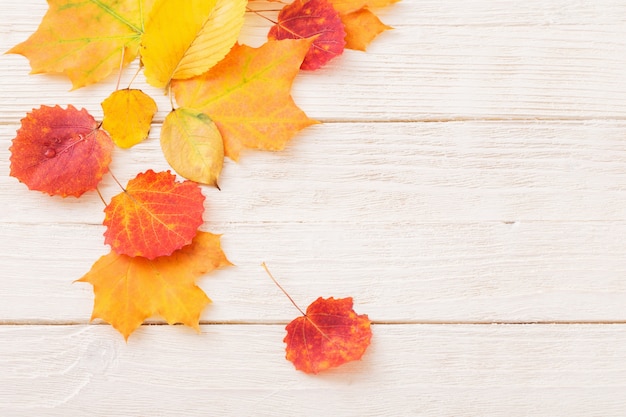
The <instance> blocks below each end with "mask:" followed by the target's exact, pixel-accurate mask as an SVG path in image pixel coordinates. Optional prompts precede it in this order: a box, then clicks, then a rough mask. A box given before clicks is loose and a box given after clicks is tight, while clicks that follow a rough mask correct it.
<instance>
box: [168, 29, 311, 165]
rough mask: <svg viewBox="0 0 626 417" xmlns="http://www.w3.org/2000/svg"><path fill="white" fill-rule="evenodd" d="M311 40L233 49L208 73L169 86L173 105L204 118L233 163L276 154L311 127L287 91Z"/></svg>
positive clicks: (309, 120)
mask: <svg viewBox="0 0 626 417" xmlns="http://www.w3.org/2000/svg"><path fill="white" fill-rule="evenodd" d="M310 45H311V40H306V39H304V40H284V41H269V42H267V43H266V44H264V45H262V46H261V47H259V48H252V47H249V46H246V45H235V46H234V47H233V49H232V50H231V51H230V53H229V54H228V55H227V56H226V58H224V59H223V60H222V61H221V62H220V63H219V64H217V65H216V66H215V67H213V68H212V69H211V70H210V71H208V72H206V73H205V74H202V75H200V76H198V77H195V78H191V79H189V80H181V81H173V82H172V91H173V92H174V94H175V96H176V101H177V102H178V103H179V104H180V105H181V106H185V107H190V108H194V109H198V110H200V111H202V112H203V113H206V114H207V115H208V116H209V117H210V118H211V119H212V120H213V121H214V122H215V124H216V125H217V127H218V128H219V130H220V132H221V133H222V138H223V140H224V153H225V154H226V156H228V157H230V158H231V159H233V160H237V159H238V158H239V153H240V152H241V150H242V149H243V148H244V147H246V148H256V149H264V150H272V151H274V150H281V149H283V148H284V147H285V145H286V144H287V142H288V141H289V140H290V139H291V138H292V137H293V136H294V135H295V134H296V133H297V132H299V131H300V130H301V129H304V128H305V127H307V126H310V125H312V124H314V123H317V122H316V121H314V120H312V119H309V118H308V117H307V115H306V114H305V113H304V112H303V111H302V110H301V109H300V108H299V107H298V106H297V105H296V104H295V102H294V101H293V98H292V97H291V86H292V84H293V80H294V78H295V77H296V75H297V74H298V68H299V67H300V64H301V63H302V60H303V59H304V56H305V55H306V53H307V51H308V49H309V46H310Z"/></svg>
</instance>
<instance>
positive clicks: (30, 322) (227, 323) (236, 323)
mask: <svg viewBox="0 0 626 417" xmlns="http://www.w3.org/2000/svg"><path fill="white" fill-rule="evenodd" d="M294 317H295V316H294ZM287 324H288V322H287V321H235V320H233V321H202V320H201V321H200V322H199V325H200V326H286V325H287ZM371 324H372V325H374V326H405V325H414V326H498V325H503V326H528V325H535V326H555V325H557V326H558V325H560V326H572V325H609V326H610V325H624V324H626V320H613V321H606V320H579V321H570V320H558V321H507V320H499V321H472V320H457V321H438V320H423V321H420V320H415V321H406V320H398V321H390V320H385V321H377V320H372V322H371ZM0 326H24V327H26V326H68V327H69V326H109V324H108V323H104V322H97V323H90V322H87V321H54V320H0ZM150 326H172V325H170V324H167V323H165V322H147V323H144V324H142V327H150ZM174 326H182V324H175V325H174Z"/></svg>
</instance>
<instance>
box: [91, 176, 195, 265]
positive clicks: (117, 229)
mask: <svg viewBox="0 0 626 417" xmlns="http://www.w3.org/2000/svg"><path fill="white" fill-rule="evenodd" d="M203 203H204V195H202V191H201V190H200V187H199V186H198V184H196V183H195V182H193V181H183V182H177V181H176V176H175V175H172V174H171V173H170V172H169V171H167V172H158V173H157V172H154V171H153V170H151V169H150V170H148V171H146V172H144V173H141V174H138V175H137V177H135V178H134V179H132V180H130V181H129V182H128V185H127V186H126V189H125V190H124V192H122V193H120V194H118V195H116V196H115V197H113V198H112V199H111V202H110V203H109V205H107V207H106V208H105V209H104V213H105V218H104V222H103V223H104V225H105V226H106V227H107V230H106V232H104V237H105V239H104V243H106V244H109V245H111V248H112V249H113V250H114V251H115V252H117V253H118V254H123V255H128V256H143V257H145V258H148V259H154V258H156V257H158V256H166V255H170V254H171V253H172V252H174V251H175V250H177V249H180V248H182V247H183V246H185V245H188V244H190V243H191V241H192V239H193V238H194V236H195V235H196V233H197V231H198V227H200V225H201V224H202V213H203V212H204V204H203Z"/></svg>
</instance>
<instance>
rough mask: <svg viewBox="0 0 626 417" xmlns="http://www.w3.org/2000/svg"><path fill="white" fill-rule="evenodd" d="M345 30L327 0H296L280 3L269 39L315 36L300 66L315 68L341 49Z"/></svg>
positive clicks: (336, 54) (337, 54) (341, 50)
mask: <svg viewBox="0 0 626 417" xmlns="http://www.w3.org/2000/svg"><path fill="white" fill-rule="evenodd" d="M345 36H346V33H345V31H344V27H343V23H342V22H341V19H340V18H339V13H338V12H337V10H335V8H334V7H333V5H332V4H331V3H329V2H328V0H295V1H294V2H293V3H291V4H288V5H287V6H285V7H283V9H282V10H281V11H280V13H279V14H278V22H277V23H276V24H275V25H274V26H272V27H271V28H270V31H269V33H268V35H267V37H268V39H277V40H280V39H303V38H314V40H313V44H312V45H311V47H310V48H309V51H308V53H307V55H306V57H305V58H304V62H302V66H301V68H302V69H306V70H315V69H318V68H320V67H321V66H322V65H324V64H326V63H327V62H328V61H330V60H331V59H333V58H334V57H336V56H339V55H341V54H342V53H343V49H344V45H345V43H346V42H345V40H344V38H345Z"/></svg>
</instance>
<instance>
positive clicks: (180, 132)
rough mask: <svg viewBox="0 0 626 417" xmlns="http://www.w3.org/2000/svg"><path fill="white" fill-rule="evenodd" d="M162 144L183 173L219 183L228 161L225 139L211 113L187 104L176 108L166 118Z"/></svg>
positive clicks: (169, 161) (179, 172)
mask: <svg viewBox="0 0 626 417" xmlns="http://www.w3.org/2000/svg"><path fill="white" fill-rule="evenodd" d="M161 148H162V149H163V154H164V155H165V159H166V160H167V162H168V163H169V164H170V165H171V167H172V168H174V170H175V171H176V172H177V173H178V174H179V175H181V176H183V177H185V178H187V179H189V180H192V181H195V182H199V183H202V184H209V185H215V186H217V179H218V177H219V175H220V172H221V171H222V164H223V162H224V142H223V140H222V135H221V134H220V132H219V130H218V129H217V126H216V125H215V123H213V121H212V120H211V119H210V118H209V116H207V115H206V114H204V113H202V112H199V111H196V110H192V109H187V108H179V109H176V110H173V111H172V112H171V113H170V114H168V115H167V117H166V118H165V121H164V122H163V128H162V129H161Z"/></svg>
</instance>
